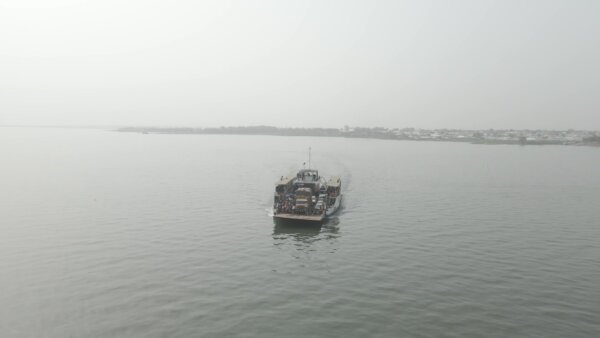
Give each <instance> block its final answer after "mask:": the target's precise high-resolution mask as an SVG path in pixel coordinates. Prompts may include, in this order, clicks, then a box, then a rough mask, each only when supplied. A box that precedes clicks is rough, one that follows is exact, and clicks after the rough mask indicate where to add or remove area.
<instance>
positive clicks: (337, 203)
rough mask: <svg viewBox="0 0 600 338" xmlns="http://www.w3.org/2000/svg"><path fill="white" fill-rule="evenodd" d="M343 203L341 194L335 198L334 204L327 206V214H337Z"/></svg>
mask: <svg viewBox="0 0 600 338" xmlns="http://www.w3.org/2000/svg"><path fill="white" fill-rule="evenodd" d="M341 204H342V195H341V194H340V195H339V196H338V197H337V198H336V199H335V203H333V205H332V206H330V207H329V208H327V210H326V211H325V216H331V215H333V214H335V213H336V212H337V211H338V209H339V208H340V205H341Z"/></svg>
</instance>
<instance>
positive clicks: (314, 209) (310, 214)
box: [273, 152, 342, 222]
mask: <svg viewBox="0 0 600 338" xmlns="http://www.w3.org/2000/svg"><path fill="white" fill-rule="evenodd" d="M308 163H309V164H308V169H301V170H300V171H298V173H297V174H296V175H289V176H282V177H281V178H280V179H279V181H278V182H277V183H276V184H275V195H274V201H273V218H275V219H286V220H297V221H309V222H322V221H323V220H325V219H326V218H327V217H329V216H331V215H333V214H334V213H335V212H336V211H337V210H338V209H339V208H340V205H341V201H342V193H341V189H342V181H341V179H340V177H338V176H332V177H331V178H329V180H325V179H324V178H322V177H321V176H320V175H319V171H318V170H317V169H310V152H309V162H308Z"/></svg>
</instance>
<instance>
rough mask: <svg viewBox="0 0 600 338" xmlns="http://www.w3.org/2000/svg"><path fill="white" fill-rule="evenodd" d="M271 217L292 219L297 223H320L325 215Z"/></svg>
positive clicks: (281, 215) (282, 215) (279, 215)
mask: <svg viewBox="0 0 600 338" xmlns="http://www.w3.org/2000/svg"><path fill="white" fill-rule="evenodd" d="M273 217H275V218H281V219H292V220H298V221H311V222H321V221H323V219H324V218H325V215H324V214H322V215H297V214H275V215H273Z"/></svg>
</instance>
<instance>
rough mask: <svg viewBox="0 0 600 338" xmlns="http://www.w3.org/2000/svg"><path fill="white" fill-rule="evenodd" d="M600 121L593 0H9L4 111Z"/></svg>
mask: <svg viewBox="0 0 600 338" xmlns="http://www.w3.org/2000/svg"><path fill="white" fill-rule="evenodd" d="M2 124H3V125H10V124H42V125H157V126H220V125H257V124H267V125H275V126H299V127H304V126H306V127H316V126H324V127H341V126H343V125H351V126H357V125H360V126H387V127H421V128H436V127H440V128H444V127H447V128H556V129H566V128H579V129H594V130H600V1H597V0H590V1H586V0H577V1H573V0H571V1H567V0H565V1H553V0H540V1H534V0H514V1H511V0H504V1H484V0H473V1H448V0H440V1H422V0H419V1H417V0H415V1H400V0H397V1H375V0H366V1H349V0H344V1H327V0H319V1H307V0H304V1H284V0H274V1H227V0H216V1H198V0H196V1H191V0H190V1H174V0H170V1H152V0H128V1H124V0H119V1H113V0H98V1H83V0H82V1H77V0H71V1H68V0H63V1H58V0H57V1H53V0H11V1H6V0H0V125H2Z"/></svg>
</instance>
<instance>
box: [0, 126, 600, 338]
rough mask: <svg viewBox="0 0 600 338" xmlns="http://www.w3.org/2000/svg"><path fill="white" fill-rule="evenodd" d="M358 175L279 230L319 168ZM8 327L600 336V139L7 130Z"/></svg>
mask: <svg viewBox="0 0 600 338" xmlns="http://www.w3.org/2000/svg"><path fill="white" fill-rule="evenodd" d="M308 146H312V149H313V163H314V166H315V167H318V169H319V170H320V171H321V173H322V174H324V175H334V174H336V175H337V174H339V175H341V176H342V178H343V182H344V190H345V191H344V193H345V195H344V208H343V210H342V211H341V212H340V213H338V215H337V217H335V218H334V219H332V220H331V221H330V222H328V223H326V224H324V225H323V226H321V227H298V226H290V225H276V224H274V223H273V220H272V218H271V217H270V216H269V209H270V205H271V199H272V190H273V184H274V181H275V180H276V179H277V178H279V177H280V176H281V175H284V174H287V173H290V172H293V171H294V170H296V169H297V168H298V167H299V165H300V164H301V163H302V162H303V161H305V158H306V149H307V148H308ZM0 156H1V159H0V230H1V231H2V234H1V236H0V290H1V291H0V336H2V337H122V336H132V337H189V336H207V337H212V336H247V337H253V336H258V337H312V336H323V337H366V336H376V337H400V336H414V337H441V336H444V337H469V336H471V337H482V336H484V337H516V336H525V337H592V336H599V335H600V321H598V318H600V175H599V173H600V149H598V148H586V147H562V146H537V147H534V146H526V147H519V146H500V145H499V146H485V145H470V144H458V143H426V142H401V141H382V140H362V139H336V138H310V137H288V138H286V137H268V136H209V135H206V136H202V135H154V134H149V135H142V134H133V133H118V132H112V131H104V130H84V129H25V128H23V129H20V128H0Z"/></svg>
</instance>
